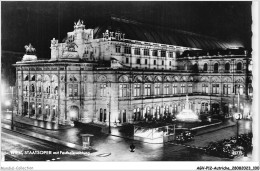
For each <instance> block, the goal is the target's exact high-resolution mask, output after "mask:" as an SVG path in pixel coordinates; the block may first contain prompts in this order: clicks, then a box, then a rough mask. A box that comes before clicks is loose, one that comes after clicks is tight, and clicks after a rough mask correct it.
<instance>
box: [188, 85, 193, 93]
mask: <svg viewBox="0 0 260 171" xmlns="http://www.w3.org/2000/svg"><path fill="white" fill-rule="evenodd" d="M188 93H192V84H188Z"/></svg>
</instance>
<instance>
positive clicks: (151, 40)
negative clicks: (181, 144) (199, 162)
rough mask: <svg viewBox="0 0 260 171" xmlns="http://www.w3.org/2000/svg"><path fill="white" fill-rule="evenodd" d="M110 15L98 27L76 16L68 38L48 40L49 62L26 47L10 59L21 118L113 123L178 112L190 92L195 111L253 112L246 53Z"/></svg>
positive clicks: (205, 112) (57, 121)
mask: <svg viewBox="0 0 260 171" xmlns="http://www.w3.org/2000/svg"><path fill="white" fill-rule="evenodd" d="M111 20H112V21H113V23H112V24H111V23H110V26H109V27H108V26H106V25H104V26H101V27H96V28H95V29H85V25H84V24H83V21H80V20H79V21H78V22H77V23H75V24H74V31H72V32H68V34H67V39H66V41H65V42H63V43H59V42H58V40H56V39H53V40H51V47H50V49H51V58H50V59H49V60H38V59H37V57H36V55H35V54H34V49H33V47H32V46H31V45H29V46H27V47H26V49H27V54H26V55H24V57H23V60H22V61H19V62H17V63H16V64H15V67H16V76H17V77H16V78H17V102H18V105H17V114H18V115H21V116H24V117H30V118H33V119H37V120H45V121H49V122H56V123H60V124H70V123H72V122H73V121H79V122H83V123H88V122H94V123H97V124H104V125H106V124H108V121H109V116H110V123H111V125H112V126H114V125H121V124H123V123H133V122H138V121H141V120H153V119H162V118H166V117H172V116H175V115H176V114H177V113H178V112H180V111H181V110H182V109H184V107H185V99H186V95H187V94H188V95H189V102H190V104H189V105H190V109H192V110H193V111H195V112H196V113H197V114H198V115H202V114H210V115H222V114H224V115H225V116H229V115H230V114H231V113H234V112H236V111H237V110H239V109H240V112H242V113H243V114H244V115H245V116H247V115H248V114H249V113H250V112H251V105H250V104H251V99H252V86H251V83H252V74H251V71H249V67H250V65H249V64H250V62H251V55H250V53H248V52H247V51H246V50H244V49H234V46H236V45H232V44H228V43H224V42H221V41H218V40H216V39H214V38H210V37H205V36H201V35H198V34H194V33H188V32H183V31H176V30H171V29H166V28H160V27H158V28H157V27H156V29H153V28H155V27H152V26H149V25H142V24H140V23H137V22H134V21H129V20H126V19H120V18H115V17H112V19H111ZM211 49H218V50H211ZM221 49H225V50H221ZM239 88H241V89H243V93H242V94H240V95H239V100H240V101H239V104H238V95H237V94H238V92H239ZM238 106H240V108H239V107H238ZM238 108H239V109H238Z"/></svg>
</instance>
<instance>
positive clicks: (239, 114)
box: [234, 113, 242, 140]
mask: <svg viewBox="0 0 260 171" xmlns="http://www.w3.org/2000/svg"><path fill="white" fill-rule="evenodd" d="M234 117H235V119H236V120H237V140H238V133H239V130H238V127H239V125H238V121H239V120H241V119H242V114H241V113H235V114H234Z"/></svg>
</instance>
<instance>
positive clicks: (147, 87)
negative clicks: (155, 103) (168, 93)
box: [144, 84, 151, 96]
mask: <svg viewBox="0 0 260 171" xmlns="http://www.w3.org/2000/svg"><path fill="white" fill-rule="evenodd" d="M144 95H145V96H150V95H151V84H145V85H144Z"/></svg>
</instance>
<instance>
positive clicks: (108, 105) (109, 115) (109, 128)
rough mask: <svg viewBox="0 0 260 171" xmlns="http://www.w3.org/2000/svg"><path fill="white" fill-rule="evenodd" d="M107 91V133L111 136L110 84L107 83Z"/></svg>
mask: <svg viewBox="0 0 260 171" xmlns="http://www.w3.org/2000/svg"><path fill="white" fill-rule="evenodd" d="M109 87H110V88H109V91H108V98H109V100H108V102H107V107H108V108H109V114H108V133H109V134H111V125H110V117H111V92H110V91H111V82H110V81H109Z"/></svg>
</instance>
